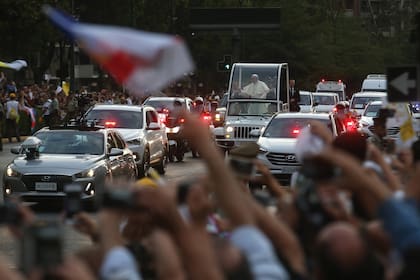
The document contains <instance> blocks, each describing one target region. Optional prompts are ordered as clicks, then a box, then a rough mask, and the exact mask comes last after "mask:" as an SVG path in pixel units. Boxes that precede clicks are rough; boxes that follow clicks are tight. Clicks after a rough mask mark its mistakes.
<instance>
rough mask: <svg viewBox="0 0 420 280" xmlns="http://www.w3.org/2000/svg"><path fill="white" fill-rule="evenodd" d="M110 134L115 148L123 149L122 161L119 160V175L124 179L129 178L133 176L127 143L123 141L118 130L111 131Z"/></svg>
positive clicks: (130, 153) (131, 158) (131, 160)
mask: <svg viewBox="0 0 420 280" xmlns="http://www.w3.org/2000/svg"><path fill="white" fill-rule="evenodd" d="M112 134H113V137H114V140H115V143H116V145H117V148H119V149H121V150H123V151H124V153H123V155H122V156H121V157H122V161H120V163H121V165H120V167H121V175H122V176H123V177H124V178H126V179H131V178H133V176H132V175H133V168H134V165H133V162H134V161H133V156H132V152H131V151H130V150H129V149H128V148H127V144H126V143H125V142H124V140H123V138H122V136H121V135H120V134H119V133H118V132H116V131H113V132H112Z"/></svg>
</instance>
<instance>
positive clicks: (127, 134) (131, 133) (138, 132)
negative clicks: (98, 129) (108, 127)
mask: <svg viewBox="0 0 420 280" xmlns="http://www.w3.org/2000/svg"><path fill="white" fill-rule="evenodd" d="M115 130H116V131H118V132H119V133H120V134H121V136H122V137H123V138H124V140H125V141H130V140H133V139H137V138H143V135H144V130H143V129H132V128H116V129H115Z"/></svg>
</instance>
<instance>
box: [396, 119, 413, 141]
mask: <svg viewBox="0 0 420 280" xmlns="http://www.w3.org/2000/svg"><path fill="white" fill-rule="evenodd" d="M415 136H416V134H415V133H414V129H413V123H412V121H411V118H409V119H407V120H406V121H405V122H404V123H403V124H402V125H401V127H400V137H401V140H402V141H403V142H406V141H408V140H410V139H412V138H414V137H415Z"/></svg>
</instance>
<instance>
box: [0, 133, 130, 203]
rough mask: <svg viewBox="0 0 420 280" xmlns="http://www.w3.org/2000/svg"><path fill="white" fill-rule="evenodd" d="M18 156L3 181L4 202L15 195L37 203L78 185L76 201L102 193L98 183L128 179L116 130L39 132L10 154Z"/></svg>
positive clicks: (125, 153)
mask: <svg viewBox="0 0 420 280" xmlns="http://www.w3.org/2000/svg"><path fill="white" fill-rule="evenodd" d="M12 152H13V153H15V154H19V156H17V157H16V158H15V159H14V160H13V161H12V162H11V163H10V164H8V165H7V167H6V170H5V172H4V176H3V186H4V188H3V194H4V197H5V199H7V198H8V197H10V196H11V195H19V196H20V197H21V198H22V199H23V200H24V201H30V202H38V201H41V200H46V199H57V198H64V197H65V195H66V194H65V192H64V191H65V189H64V188H65V186H66V185H69V184H72V183H76V184H78V185H80V186H81V189H82V198H83V199H86V198H93V197H94V195H95V194H97V193H98V192H102V191H103V188H104V183H105V181H106V182H112V181H115V180H116V179H118V180H134V179H135V178H136V177H137V168H136V163H135V160H134V156H133V153H132V152H131V150H129V149H128V148H127V145H126V143H125V142H124V140H123V139H122V137H121V136H120V134H118V133H117V132H116V131H114V130H111V129H104V128H100V127H81V126H75V127H61V128H56V129H48V128H45V129H41V130H39V131H38V132H36V133H35V134H34V135H33V136H31V137H29V138H28V139H26V140H25V141H24V142H23V143H22V144H21V145H20V146H19V147H15V148H13V149H12Z"/></svg>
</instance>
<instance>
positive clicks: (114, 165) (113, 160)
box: [106, 131, 124, 180]
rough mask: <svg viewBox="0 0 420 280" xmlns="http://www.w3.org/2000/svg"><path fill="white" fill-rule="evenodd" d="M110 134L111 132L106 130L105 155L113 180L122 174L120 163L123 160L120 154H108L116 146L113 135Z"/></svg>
mask: <svg viewBox="0 0 420 280" xmlns="http://www.w3.org/2000/svg"><path fill="white" fill-rule="evenodd" d="M112 134H113V133H112V132H111V131H108V132H107V137H106V150H107V155H108V164H109V168H110V170H111V173H112V178H113V179H114V180H115V179H118V178H121V177H122V176H123V172H122V168H121V165H122V162H123V161H124V160H123V158H122V156H121V155H120V156H111V155H109V153H110V152H111V150H112V149H113V148H118V146H117V143H116V141H115V139H114V137H113V136H112Z"/></svg>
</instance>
